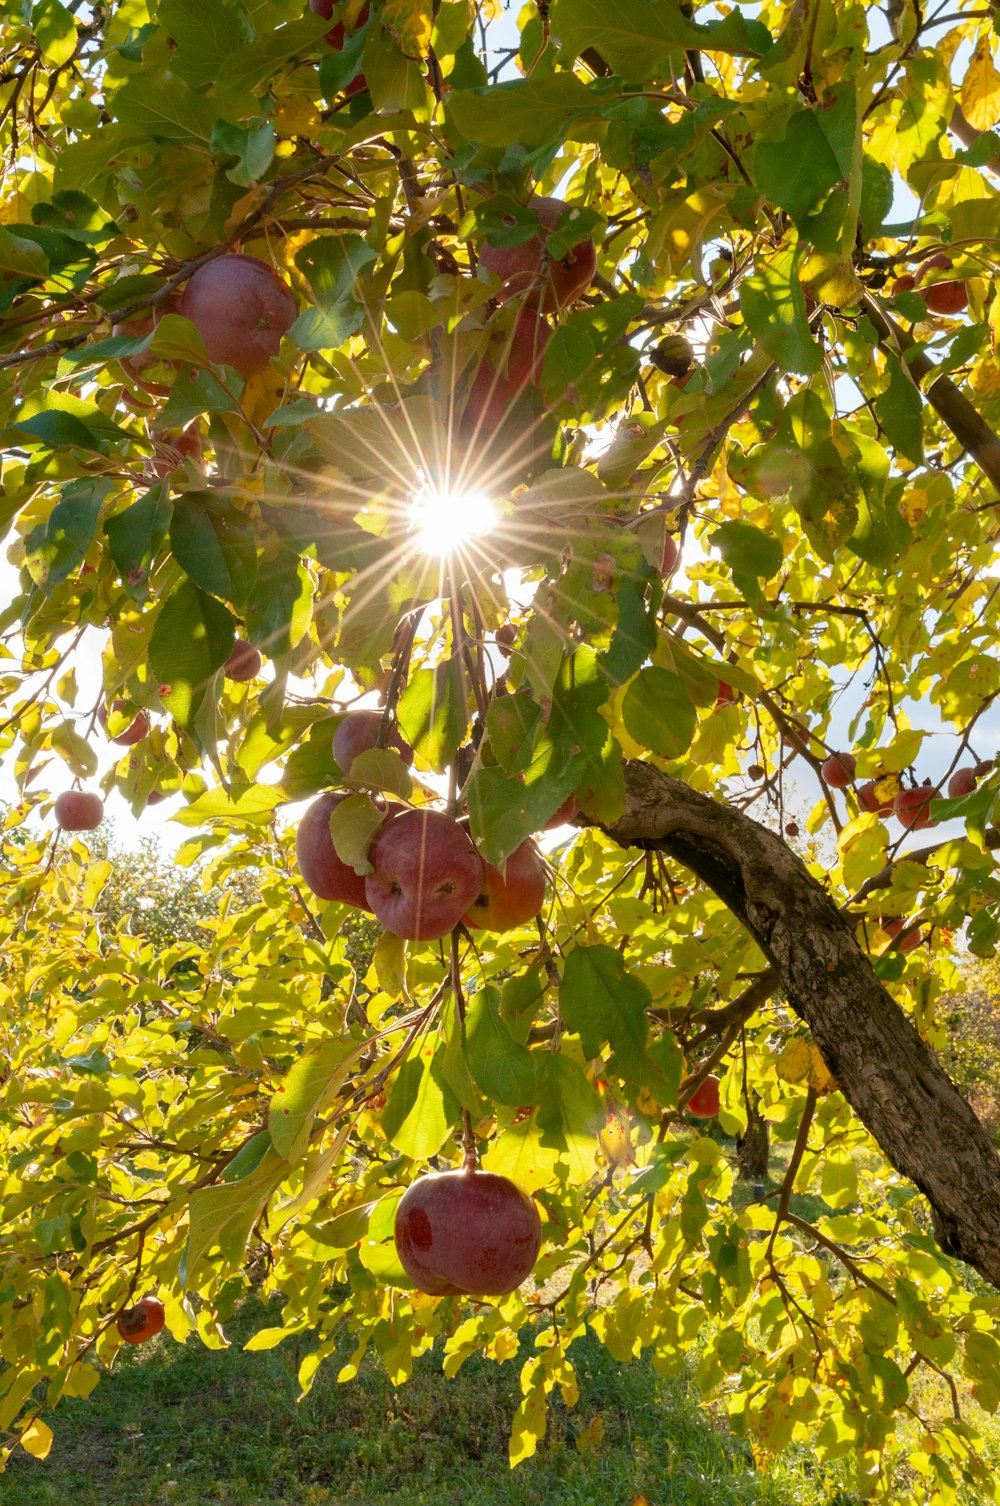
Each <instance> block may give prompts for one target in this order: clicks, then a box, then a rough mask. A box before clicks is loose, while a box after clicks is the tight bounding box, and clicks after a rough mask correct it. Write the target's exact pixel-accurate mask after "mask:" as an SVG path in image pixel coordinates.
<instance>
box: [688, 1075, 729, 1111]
mask: <svg viewBox="0 0 1000 1506" xmlns="http://www.w3.org/2000/svg"><path fill="white" fill-rule="evenodd" d="M683 1091H684V1084H683V1083H682V1084H681V1092H682V1093H683ZM719 1103H720V1098H719V1079H718V1078H717V1077H715V1076H711V1077H706V1078H705V1081H704V1082H700V1083H699V1084H698V1086H697V1087H696V1088H695V1090H694V1092H693V1093H692V1094H691V1097H690V1098H689V1099H688V1101H687V1103H686V1104H685V1105H684V1107H685V1108H686V1109H687V1111H688V1113H689V1114H693V1115H694V1116H695V1118H696V1119H714V1118H715V1116H716V1114H717V1113H718V1112H719Z"/></svg>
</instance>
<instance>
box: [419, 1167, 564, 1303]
mask: <svg viewBox="0 0 1000 1506" xmlns="http://www.w3.org/2000/svg"><path fill="white" fill-rule="evenodd" d="M394 1238H395V1241H396V1252H397V1254H398V1255H399V1258H400V1260H401V1262H402V1264H403V1269H404V1270H405V1271H406V1274H407V1275H408V1276H409V1278H410V1280H411V1281H412V1282H413V1284H414V1286H416V1287H417V1288H418V1290H419V1291H422V1292H426V1293H427V1294H428V1296H431V1297H452V1296H467V1297H504V1296H506V1295H507V1293H508V1292H514V1291H516V1290H517V1288H518V1287H519V1286H520V1285H521V1283H522V1282H523V1281H526V1280H527V1278H528V1277H529V1276H530V1275H531V1272H532V1271H533V1270H534V1266H535V1261H536V1260H537V1259H538V1251H539V1250H540V1248H541V1244H542V1221H541V1219H540V1218H539V1216H538V1209H537V1207H536V1206H535V1204H534V1202H533V1201H532V1199H531V1198H530V1197H528V1196H527V1194H526V1193H524V1192H522V1191H521V1189H520V1187H516V1186H515V1185H514V1183H513V1182H511V1181H509V1180H508V1179H507V1177H501V1176H497V1175H496V1173H495V1172H490V1171H442V1172H431V1173H429V1174H428V1175H427V1176H423V1177H420V1178H419V1180H418V1181H416V1182H414V1183H412V1185H411V1186H409V1187H408V1188H407V1189H406V1191H405V1192H404V1193H403V1196H402V1198H401V1200H400V1203H399V1207H398V1208H397V1209H396V1222H395V1229H394Z"/></svg>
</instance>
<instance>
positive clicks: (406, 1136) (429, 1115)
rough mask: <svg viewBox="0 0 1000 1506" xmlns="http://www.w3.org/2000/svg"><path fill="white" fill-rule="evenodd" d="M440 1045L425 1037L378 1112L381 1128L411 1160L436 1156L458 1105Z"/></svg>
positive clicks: (399, 1073)
mask: <svg viewBox="0 0 1000 1506" xmlns="http://www.w3.org/2000/svg"><path fill="white" fill-rule="evenodd" d="M443 1069H444V1047H443V1046H441V1047H436V1045H435V1042H434V1040H433V1039H428V1040H425V1042H424V1044H423V1045H422V1046H421V1048H420V1050H419V1051H417V1052H415V1053H414V1054H413V1055H411V1056H409V1057H408V1058H407V1060H406V1061H405V1062H404V1063H403V1065H402V1067H401V1068H400V1069H399V1072H398V1074H397V1076H396V1080H395V1082H394V1083H393V1085H392V1090H391V1092H390V1094H389V1101H388V1103H387V1104H386V1106H385V1109H384V1110H383V1112H382V1130H383V1133H384V1134H385V1138H386V1139H387V1140H388V1141H389V1143H390V1145H394V1146H395V1147H396V1149H397V1150H398V1151H400V1152H401V1153H402V1154H403V1155H404V1156H409V1157H410V1158H411V1160H414V1161H423V1160H426V1159H427V1157H428V1156H436V1155H437V1153H438V1151H439V1150H440V1149H441V1147H442V1145H443V1144H444V1142H445V1140H446V1139H447V1138H448V1135H449V1133H450V1132H451V1130H452V1128H453V1126H454V1124H455V1120H456V1118H457V1117H458V1112H459V1109H460V1107H461V1105H460V1104H459V1101H458V1099H457V1098H456V1097H455V1094H454V1093H453V1092H452V1090H451V1088H450V1087H449V1086H448V1082H447V1079H446V1078H445V1075H444V1070H443Z"/></svg>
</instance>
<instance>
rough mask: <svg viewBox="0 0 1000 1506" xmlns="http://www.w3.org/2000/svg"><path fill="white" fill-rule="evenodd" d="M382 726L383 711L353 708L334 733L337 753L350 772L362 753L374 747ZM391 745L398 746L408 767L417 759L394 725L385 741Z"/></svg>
mask: <svg viewBox="0 0 1000 1506" xmlns="http://www.w3.org/2000/svg"><path fill="white" fill-rule="evenodd" d="M381 725H382V713H381V711H350V712H348V714H347V716H345V717H344V720H343V721H342V722H341V723H340V725H339V726H338V728H337V730H336V732H335V733H334V734H333V756H334V758H335V759H336V760H337V763H338V764H339V765H340V767H341V768H342V769H343V771H344V773H345V774H346V773H348V772H349V770H350V767H351V764H352V763H353V762H354V760H355V759H356V758H357V756H358V754H359V753H367V751H368V749H369V748H374V747H375V743H376V739H377V738H378V729H379V727H381ZM385 746H386V747H387V748H394V749H395V751H396V752H397V753H398V754H399V756H400V758H401V759H402V760H403V762H404V763H405V764H406V766H407V767H409V766H410V764H412V762H413V749H412V748H411V747H410V745H409V743H408V742H407V741H406V739H405V737H403V736H401V734H400V733H399V731H398V729H397V728H396V727H393V728H392V730H391V731H390V733H389V735H388V737H387V738H386V740H385Z"/></svg>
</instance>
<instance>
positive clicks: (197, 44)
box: [157, 0, 253, 89]
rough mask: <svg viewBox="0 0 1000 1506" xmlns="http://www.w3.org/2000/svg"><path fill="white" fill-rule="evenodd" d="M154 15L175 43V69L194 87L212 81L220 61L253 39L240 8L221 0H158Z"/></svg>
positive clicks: (247, 21)
mask: <svg viewBox="0 0 1000 1506" xmlns="http://www.w3.org/2000/svg"><path fill="white" fill-rule="evenodd" d="M157 17H158V19H159V22H160V25H161V26H163V27H165V28H166V30H167V31H168V32H169V33H170V36H171V37H172V38H173V40H174V41H175V42H176V43H177V51H176V53H175V54H174V55H173V60H172V68H173V71H174V73H175V74H177V76H178V77H179V78H182V79H184V80H185V82H186V83H189V84H192V85H193V86H194V88H196V89H201V88H203V87H204V86H205V85H207V84H213V83H214V82H215V79H216V75H217V74H218V72H219V69H220V68H221V66H222V64H223V63H225V62H226V60H227V59H228V58H229V57H230V56H231V55H232V54H233V53H234V52H235V51H236V49H237V48H238V47H241V46H242V45H243V44H244V43H245V42H250V41H252V40H253V30H252V28H251V26H250V22H249V20H248V19H247V17H246V15H245V13H244V11H243V10H242V8H240V7H239V6H235V5H225V4H223V0H198V3H197V5H191V4H190V3H189V0H160V4H159V7H158V9H157Z"/></svg>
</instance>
